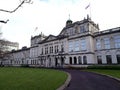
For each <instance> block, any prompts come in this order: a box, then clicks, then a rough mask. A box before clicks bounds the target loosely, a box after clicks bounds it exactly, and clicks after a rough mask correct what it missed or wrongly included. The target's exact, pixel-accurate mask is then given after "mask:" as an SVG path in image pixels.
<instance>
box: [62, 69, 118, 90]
mask: <svg viewBox="0 0 120 90" xmlns="http://www.w3.org/2000/svg"><path fill="white" fill-rule="evenodd" d="M64 71H66V72H68V73H70V74H71V77H72V79H71V82H70V84H69V86H68V87H67V88H66V89H64V90H120V82H119V81H117V80H114V79H111V78H109V77H106V76H102V75H99V74H95V73H90V72H84V71H80V70H64Z"/></svg>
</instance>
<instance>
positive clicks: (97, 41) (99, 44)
mask: <svg viewBox="0 0 120 90" xmlns="http://www.w3.org/2000/svg"><path fill="white" fill-rule="evenodd" d="M96 48H97V50H98V49H101V41H100V39H97V40H96Z"/></svg>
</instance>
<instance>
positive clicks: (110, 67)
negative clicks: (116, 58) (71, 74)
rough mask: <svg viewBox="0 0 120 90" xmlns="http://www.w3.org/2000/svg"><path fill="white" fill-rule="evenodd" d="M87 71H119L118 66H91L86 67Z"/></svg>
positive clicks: (119, 67)
mask: <svg viewBox="0 0 120 90" xmlns="http://www.w3.org/2000/svg"><path fill="white" fill-rule="evenodd" d="M87 69H109V70H120V65H93V66H88V67H87Z"/></svg>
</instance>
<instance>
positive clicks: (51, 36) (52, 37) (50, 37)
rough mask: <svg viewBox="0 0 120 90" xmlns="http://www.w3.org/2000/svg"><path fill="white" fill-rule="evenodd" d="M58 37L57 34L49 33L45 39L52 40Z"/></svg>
mask: <svg viewBox="0 0 120 90" xmlns="http://www.w3.org/2000/svg"><path fill="white" fill-rule="evenodd" d="M56 38H57V37H56V36H53V35H49V36H48V37H47V38H46V39H45V41H51V40H54V39H56Z"/></svg>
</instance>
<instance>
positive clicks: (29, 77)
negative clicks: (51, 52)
mask: <svg viewBox="0 0 120 90" xmlns="http://www.w3.org/2000/svg"><path fill="white" fill-rule="evenodd" d="M66 79H67V74H66V73H65V72H62V71H57V70H51V69H38V68H12V67H8V68H0V90H56V88H58V87H59V86H61V85H62V84H63V83H64V82H65V80H66Z"/></svg>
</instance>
